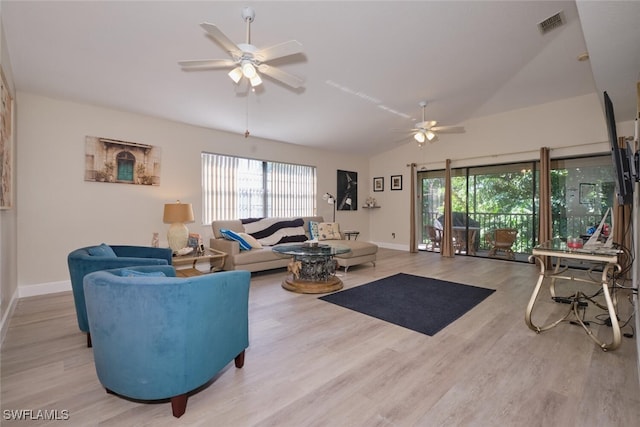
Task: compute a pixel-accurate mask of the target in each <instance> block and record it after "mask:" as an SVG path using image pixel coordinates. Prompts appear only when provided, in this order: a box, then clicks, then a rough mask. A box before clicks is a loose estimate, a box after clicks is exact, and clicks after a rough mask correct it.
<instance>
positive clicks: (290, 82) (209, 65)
mask: <svg viewBox="0 0 640 427" xmlns="http://www.w3.org/2000/svg"><path fill="white" fill-rule="evenodd" d="M255 16H256V14H255V11H254V10H253V9H252V8H251V7H245V8H243V9H242V19H243V20H244V21H245V22H246V23H247V40H246V43H239V44H236V43H234V42H232V41H231V40H230V39H229V38H228V37H227V36H226V35H225V34H224V33H223V32H222V31H221V30H220V29H219V28H218V27H217V26H215V25H213V24H210V23H208V22H203V23H202V24H200V26H201V27H202V28H203V29H204V30H205V31H206V32H207V35H208V36H209V37H211V38H212V39H213V40H215V41H216V42H217V43H218V44H220V46H222V47H223V48H224V49H225V50H226V51H227V52H228V53H229V55H231V58H230V59H197V60H189V61H178V64H179V65H180V66H181V67H182V69H183V70H200V69H214V68H232V70H231V71H230V72H229V77H231V79H232V80H233V81H234V82H235V83H236V84H237V83H238V82H240V80H241V79H242V78H243V77H245V78H246V79H247V80H249V82H250V83H251V87H256V86H259V85H260V84H261V83H262V78H261V77H260V74H264V75H266V76H269V77H271V78H272V79H274V80H278V81H280V82H282V83H284V84H286V85H287V86H291V87H292V88H294V89H297V88H299V87H301V86H302V84H303V83H304V81H303V80H302V78H300V77H298V76H295V75H293V74H290V73H287V72H284V71H282V70H280V69H278V68H276V67H272V66H270V65H267V64H266V62H269V61H272V60H274V59H278V58H283V57H285V56H290V55H295V54H297V53H301V52H302V44H300V43H299V42H298V41H297V40H289V41H287V42H284V43H280V44H277V45H275V46H271V47H267V48H265V49H258V48H257V47H255V46H254V45H252V44H251V23H252V22H253V20H254V18H255Z"/></svg>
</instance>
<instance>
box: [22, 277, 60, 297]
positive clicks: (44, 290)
mask: <svg viewBox="0 0 640 427" xmlns="http://www.w3.org/2000/svg"><path fill="white" fill-rule="evenodd" d="M70 290H71V281H70V280H63V281H60V282H49V283H40V284H37V285H29V286H18V295H19V298H26V297H34V296H37V295H46V294H55V293H57V292H65V291H70Z"/></svg>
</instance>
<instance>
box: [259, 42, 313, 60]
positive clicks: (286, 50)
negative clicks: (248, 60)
mask: <svg viewBox="0 0 640 427" xmlns="http://www.w3.org/2000/svg"><path fill="white" fill-rule="evenodd" d="M300 52H302V44H301V43H300V42H298V41H297V40H289V41H288V42H284V43H280V44H277V45H275V46H271V47H267V48H264V49H260V50H259V51H257V52H255V53H254V57H255V58H256V59H257V60H258V61H261V62H266V61H271V60H272V59H277V58H282V57H285V56H290V55H295V54H296V53H300Z"/></svg>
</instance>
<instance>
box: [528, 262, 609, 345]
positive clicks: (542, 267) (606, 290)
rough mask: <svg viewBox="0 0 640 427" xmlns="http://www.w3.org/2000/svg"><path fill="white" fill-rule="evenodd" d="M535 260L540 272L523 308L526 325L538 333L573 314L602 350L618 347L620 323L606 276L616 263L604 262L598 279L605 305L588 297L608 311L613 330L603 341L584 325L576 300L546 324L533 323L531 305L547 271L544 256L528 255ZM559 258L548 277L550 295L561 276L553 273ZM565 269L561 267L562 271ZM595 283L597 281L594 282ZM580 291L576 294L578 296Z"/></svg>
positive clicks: (557, 268) (557, 265)
mask: <svg viewBox="0 0 640 427" xmlns="http://www.w3.org/2000/svg"><path fill="white" fill-rule="evenodd" d="M534 261H535V262H537V263H538V265H539V267H540V273H539V274H538V281H537V283H536V286H535V288H534V290H533V293H532V294H531V298H530V299H529V303H528V304H527V309H526V310H525V315H524V321H525V323H526V324H527V326H528V327H529V329H531V330H533V331H535V332H536V333H540V332H543V331H547V330H549V329H551V328H553V327H555V326H557V325H558V324H559V323H561V322H564V321H566V320H567V319H568V318H569V317H571V315H573V317H575V320H576V321H577V323H578V324H580V326H582V328H583V329H584V330H585V332H586V333H587V335H588V336H589V337H590V338H591V339H592V340H593V341H594V342H595V343H596V344H597V345H598V346H599V347H600V348H601V349H602V350H603V351H609V350H611V351H613V350H615V349H617V348H618V347H620V344H621V340H622V335H621V333H620V324H619V323H618V316H617V314H616V309H615V305H616V304H615V302H614V300H613V299H612V298H611V293H610V292H609V285H608V284H607V281H608V277H609V272H611V270H612V269H615V270H616V271H620V270H621V268H620V266H619V265H618V264H606V265H605V267H604V269H603V271H602V276H601V279H600V282H601V285H602V293H603V295H604V299H605V303H606V307H605V306H602V305H601V304H599V303H597V302H595V301H593V300H591V299H590V298H588V299H589V300H590V301H591V302H593V303H594V304H596V305H597V306H598V307H600V308H602V309H603V310H604V309H606V310H607V312H608V313H609V318H610V319H611V329H612V331H613V339H612V341H611V342H610V343H604V342H602V341H601V340H599V339H598V338H597V337H596V336H595V335H594V334H593V332H592V331H591V328H589V326H588V325H586V324H585V323H584V322H583V321H582V319H581V318H580V315H579V313H578V308H579V305H578V301H577V300H576V301H573V302H572V303H571V307H570V309H569V311H568V313H567V314H566V315H565V316H564V317H562V318H560V319H558V320H556V321H554V322H551V323H549V324H548V325H544V326H537V325H535V324H534V323H533V320H532V319H531V315H532V313H533V307H534V305H535V303H536V300H537V298H538V294H539V293H540V288H541V287H542V283H543V282H544V279H545V278H546V277H547V273H546V267H545V263H544V257H539V256H535V255H531V256H530V257H529V262H534ZM560 262H561V260H560V258H558V260H557V263H556V267H555V269H554V272H553V273H552V275H551V277H550V284H549V291H550V292H551V296H552V297H554V296H555V281H556V279H561V277H554V275H556V274H558V273H559V272H560ZM564 270H566V268H565V269H562V271H564ZM594 283H597V282H594ZM579 294H580V293H578V294H576V296H578V295H579Z"/></svg>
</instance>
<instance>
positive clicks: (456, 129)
mask: <svg viewBox="0 0 640 427" xmlns="http://www.w3.org/2000/svg"><path fill="white" fill-rule="evenodd" d="M431 130H432V131H434V132H438V133H464V132H465V130H464V127H462V126H435V127H432V128H431Z"/></svg>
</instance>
